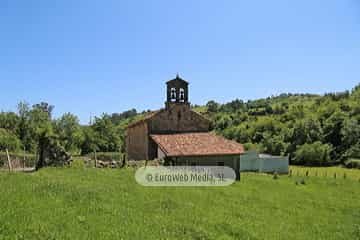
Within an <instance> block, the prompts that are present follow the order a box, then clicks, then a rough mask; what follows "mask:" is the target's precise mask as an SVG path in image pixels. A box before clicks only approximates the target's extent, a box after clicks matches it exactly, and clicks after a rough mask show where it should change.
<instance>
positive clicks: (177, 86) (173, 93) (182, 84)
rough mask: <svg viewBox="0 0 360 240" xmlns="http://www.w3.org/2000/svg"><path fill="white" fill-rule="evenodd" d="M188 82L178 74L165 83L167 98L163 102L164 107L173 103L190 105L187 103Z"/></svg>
mask: <svg viewBox="0 0 360 240" xmlns="http://www.w3.org/2000/svg"><path fill="white" fill-rule="evenodd" d="M188 87H189V83H188V82H187V81H185V80H184V79H181V78H180V77H179V75H178V74H177V75H176V78H174V79H172V80H170V81H168V82H167V83H166V90H167V91H166V92H167V100H166V102H165V107H166V109H169V107H170V106H172V105H174V104H184V105H187V106H190V103H189V101H188V100H189V98H188V97H189V88H188Z"/></svg>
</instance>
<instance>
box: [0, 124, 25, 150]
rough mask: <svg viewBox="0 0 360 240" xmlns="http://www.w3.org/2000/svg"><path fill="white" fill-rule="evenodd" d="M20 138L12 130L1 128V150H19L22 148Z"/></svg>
mask: <svg viewBox="0 0 360 240" xmlns="http://www.w3.org/2000/svg"><path fill="white" fill-rule="evenodd" d="M20 146H21V142H20V140H19V139H18V138H17V137H16V136H15V135H14V134H13V133H11V132H10V131H8V130H6V129H4V128H0V151H5V150H6V149H8V150H9V151H17V150H19V149H20Z"/></svg>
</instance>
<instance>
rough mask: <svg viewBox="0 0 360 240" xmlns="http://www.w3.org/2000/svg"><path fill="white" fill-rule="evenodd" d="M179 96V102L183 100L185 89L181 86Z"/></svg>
mask: <svg viewBox="0 0 360 240" xmlns="http://www.w3.org/2000/svg"><path fill="white" fill-rule="evenodd" d="M179 97H180V102H185V90H184V89H183V88H180V92H179Z"/></svg>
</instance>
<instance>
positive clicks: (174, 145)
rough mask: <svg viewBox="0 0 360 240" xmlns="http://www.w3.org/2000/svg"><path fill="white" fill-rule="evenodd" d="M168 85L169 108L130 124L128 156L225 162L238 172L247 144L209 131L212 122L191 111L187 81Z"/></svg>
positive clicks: (194, 162) (193, 162)
mask: <svg viewBox="0 0 360 240" xmlns="http://www.w3.org/2000/svg"><path fill="white" fill-rule="evenodd" d="M166 85H167V100H166V102H165V108H164V109H161V110H159V111H156V112H153V113H151V114H148V115H147V116H145V117H144V118H143V119H142V120H140V121H137V122H135V123H132V124H130V125H129V126H128V128H127V136H126V146H127V155H128V159H130V160H152V159H156V158H166V159H167V160H170V161H172V162H173V163H174V164H177V165H225V166H229V167H232V168H233V169H234V170H235V171H236V172H238V171H239V170H240V154H242V153H243V152H244V148H243V146H242V145H241V144H239V143H237V142H235V141H231V140H227V139H225V138H223V137H221V136H217V135H215V134H213V133H210V132H209V128H210V121H209V120H208V119H206V118H204V117H203V116H201V115H200V114H199V113H197V112H195V111H192V110H191V107H190V103H189V101H188V94H189V88H188V86H189V83H188V82H187V81H185V80H183V79H181V78H180V77H179V76H176V78H175V79H173V80H170V81H168V82H167V83H166Z"/></svg>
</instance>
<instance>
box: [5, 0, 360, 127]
mask: <svg viewBox="0 0 360 240" xmlns="http://www.w3.org/2000/svg"><path fill="white" fill-rule="evenodd" d="M177 72H179V73H180V75H181V76H182V77H183V78H184V79H186V80H188V81H189V82H190V101H191V102H192V103H194V104H204V103H206V102H207V101H208V100H210V99H213V100H216V101H218V102H226V101H229V100H232V99H235V98H241V99H244V100H247V99H256V98H260V97H267V96H269V95H272V94H279V93H281V92H311V93H324V92H330V91H341V90H346V89H351V88H352V87H353V86H355V85H356V84H357V83H359V82H360V77H359V76H360V1H358V0H337V1H331V0H323V1H316V0H303V1H288V0H286V1H285V0H284V1H276V0H273V1H267V0H264V1H239V0H234V1H230V0H227V1H210V0H202V1H200V0H181V1H174V0H171V1H169V0H163V1H158V0H151V1H148V0H144V1H136V0H133V1H120V0H114V1H100V0H99V1H90V0H83V1H80V0H69V1H65V0H62V1H48V0H43V1H40V0H38V1H37V0H34V1H28V0H24V1H16V0H12V1H10V0H9V1H6V0H5V1H0V84H1V91H0V110H5V111H7V110H15V109H16V105H17V103H18V102H19V101H21V100H25V101H27V102H29V103H31V104H34V103H37V102H40V101H47V102H49V103H51V104H53V105H55V115H56V116H60V115H61V114H62V113H64V112H68V111H69V112H72V113H75V114H76V115H78V116H79V117H80V119H81V122H83V123H86V122H88V120H89V115H90V112H92V113H93V114H94V115H100V114H101V113H102V112H108V113H112V112H121V111H124V110H127V109H130V108H133V107H134V108H136V109H138V110H145V109H157V108H161V107H162V106H163V104H164V100H165V85H164V83H165V81H166V80H169V79H171V78H173V77H175V75H176V73H177Z"/></svg>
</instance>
